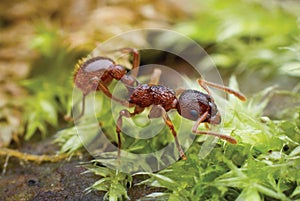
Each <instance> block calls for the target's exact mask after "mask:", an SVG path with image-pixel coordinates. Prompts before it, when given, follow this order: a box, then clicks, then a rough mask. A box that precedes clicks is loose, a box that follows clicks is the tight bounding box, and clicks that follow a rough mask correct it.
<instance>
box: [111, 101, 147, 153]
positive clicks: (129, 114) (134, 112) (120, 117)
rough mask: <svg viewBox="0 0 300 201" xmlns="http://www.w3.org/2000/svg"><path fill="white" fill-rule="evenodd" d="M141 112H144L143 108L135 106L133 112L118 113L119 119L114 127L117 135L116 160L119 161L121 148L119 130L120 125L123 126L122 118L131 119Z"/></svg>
mask: <svg viewBox="0 0 300 201" xmlns="http://www.w3.org/2000/svg"><path fill="white" fill-rule="evenodd" d="M143 111H144V108H142V107H138V106H136V107H135V108H134V111H133V112H129V111H128V110H126V109H125V110H121V111H120V113H119V117H118V120H117V125H116V132H117V135H118V159H120V156H121V148H122V141H121V131H122V130H121V129H122V125H123V117H126V118H131V117H134V116H135V115H137V114H140V113H141V112H143Z"/></svg>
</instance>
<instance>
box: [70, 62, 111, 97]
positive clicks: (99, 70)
mask: <svg viewBox="0 0 300 201" xmlns="http://www.w3.org/2000/svg"><path fill="white" fill-rule="evenodd" d="M110 66H114V62H113V61H112V60H111V59H109V58H106V57H94V58H92V59H88V60H86V61H80V62H79V63H78V64H77V65H76V68H75V71H74V75H73V76H74V77H73V79H74V83H75V85H76V86H77V87H78V88H79V89H80V90H82V92H83V94H88V93H90V92H91V91H95V90H97V86H98V83H99V81H100V79H101V78H102V76H103V74H104V73H105V71H106V70H107V69H108V68H109V67H110Z"/></svg>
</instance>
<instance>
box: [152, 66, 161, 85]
mask: <svg viewBox="0 0 300 201" xmlns="http://www.w3.org/2000/svg"><path fill="white" fill-rule="evenodd" d="M160 76H161V70H160V69H158V68H155V69H154V71H153V73H152V75H151V77H150V81H149V85H158V83H159V79H160Z"/></svg>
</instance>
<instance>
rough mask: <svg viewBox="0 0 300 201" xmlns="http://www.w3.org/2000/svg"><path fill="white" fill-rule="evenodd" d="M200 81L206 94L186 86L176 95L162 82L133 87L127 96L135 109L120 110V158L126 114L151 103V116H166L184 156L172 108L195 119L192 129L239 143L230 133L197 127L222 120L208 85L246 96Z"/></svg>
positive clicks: (134, 112)
mask: <svg viewBox="0 0 300 201" xmlns="http://www.w3.org/2000/svg"><path fill="white" fill-rule="evenodd" d="M198 83H199V85H200V86H201V87H202V88H203V89H204V90H205V91H206V92H207V94H205V93H202V92H200V91H197V90H191V89H187V90H181V91H179V94H178V95H179V97H178V98H177V96H176V92H175V91H174V90H172V89H170V88H168V87H166V86H163V85H153V84H139V85H138V86H136V87H133V89H132V93H131V95H130V97H129V99H128V106H129V107H134V111H133V112H130V111H128V110H127V109H124V110H121V111H120V113H119V117H118V120H117V125H116V132H117V135H118V158H119V157H120V150H121V145H122V142H121V128H122V122H123V117H126V118H131V117H133V116H135V115H137V114H140V113H141V112H143V111H144V109H145V108H147V107H150V106H152V107H151V109H150V112H149V115H148V117H149V118H157V117H162V118H163V120H164V122H165V124H166V125H167V126H168V127H169V129H170V130H171V132H172V134H173V136H174V139H175V144H176V147H177V149H178V151H179V154H180V157H181V158H182V159H186V156H185V154H184V152H183V150H182V148H181V146H180V144H179V141H178V138H177V133H176V130H175V128H174V125H173V123H172V121H171V119H170V117H169V115H168V113H167V112H168V111H169V110H171V109H175V110H177V112H178V113H179V114H180V115H181V116H182V117H184V118H187V119H190V120H193V121H196V123H195V124H194V126H193V128H192V132H193V133H195V134H205V135H212V136H216V137H219V138H221V139H224V140H226V141H228V142H230V143H232V144H236V143H237V141H236V140H235V139H234V138H233V137H231V136H227V135H224V134H220V133H217V132H212V131H200V130H198V127H199V125H200V124H201V123H208V124H220V123H221V116H220V113H219V111H218V108H217V106H216V104H215V102H214V99H213V97H212V96H211V93H210V91H209V89H208V87H207V86H211V87H214V88H217V89H220V90H223V91H225V92H227V93H230V94H233V95H235V96H236V97H238V98H239V99H240V100H242V101H245V100H246V97H245V96H244V95H243V94H241V93H239V92H237V91H234V90H232V89H230V88H228V87H225V86H221V85H218V84H214V83H211V82H207V81H205V80H203V79H198Z"/></svg>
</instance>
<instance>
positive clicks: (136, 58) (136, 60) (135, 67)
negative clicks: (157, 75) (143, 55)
mask: <svg viewBox="0 0 300 201" xmlns="http://www.w3.org/2000/svg"><path fill="white" fill-rule="evenodd" d="M116 51H120V52H122V53H132V57H133V58H132V73H131V76H132V77H133V78H136V77H137V75H138V72H139V67H140V53H139V51H138V50H137V49H135V48H130V47H125V48H121V49H118V50H116Z"/></svg>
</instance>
